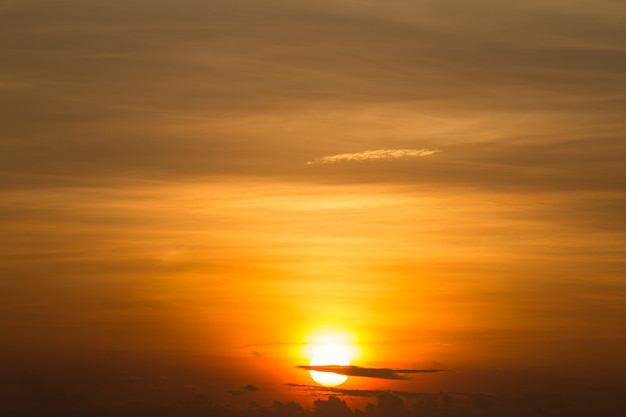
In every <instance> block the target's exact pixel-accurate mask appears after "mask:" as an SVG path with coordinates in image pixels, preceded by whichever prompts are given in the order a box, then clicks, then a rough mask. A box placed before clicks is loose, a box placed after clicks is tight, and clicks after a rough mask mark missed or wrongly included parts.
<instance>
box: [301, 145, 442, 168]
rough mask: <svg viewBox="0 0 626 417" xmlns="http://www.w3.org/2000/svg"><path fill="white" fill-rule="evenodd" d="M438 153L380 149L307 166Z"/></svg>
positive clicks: (427, 150)
mask: <svg viewBox="0 0 626 417" xmlns="http://www.w3.org/2000/svg"><path fill="white" fill-rule="evenodd" d="M437 152H441V151H439V150H436V149H378V150H375V151H363V152H356V153H340V154H337V155H329V156H323V157H321V158H317V159H314V160H312V161H309V162H307V164H309V165H312V164H334V163H335V162H343V161H368V160H371V159H399V158H408V157H417V156H430V155H433V154H435V153H437Z"/></svg>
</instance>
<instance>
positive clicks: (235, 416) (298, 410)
mask: <svg viewBox="0 0 626 417" xmlns="http://www.w3.org/2000/svg"><path fill="white" fill-rule="evenodd" d="M287 386H288V387H290V388H293V389H298V390H309V393H310V394H311V395H316V394H320V395H319V396H318V397H317V398H316V399H315V400H314V401H313V404H312V407H305V406H303V405H301V404H299V403H297V402H294V401H289V402H281V401H273V403H272V404H271V405H269V406H262V405H259V404H258V402H257V401H250V402H249V404H248V406H243V407H242V406H241V405H240V406H223V405H214V404H212V403H211V402H210V401H209V400H208V399H207V398H206V397H205V396H204V395H203V394H197V395H196V397H195V398H193V399H192V400H190V401H184V402H180V403H178V404H176V405H169V406H167V405H158V404H154V403H148V402H129V403H127V404H126V405H121V406H103V405H99V406H96V405H91V406H87V405H85V404H69V403H65V404H63V405H61V404H59V403H56V404H55V403H50V402H48V403H46V404H44V403H39V404H37V403H32V404H21V405H19V406H18V405H14V406H9V405H7V404H0V412H1V415H3V416H5V415H6V416H11V417H39V416H50V417H56V416H63V417H79V416H90V417H114V416H115V417H409V416H415V417H465V416H467V417H470V416H471V417H480V416H483V417H504V416H507V417H508V416H516V417H536V416H545V417H561V416H569V417H583V416H584V417H587V416H592V415H593V416H595V415H598V416H602V417H618V416H620V417H623V416H624V415H626V403H625V402H624V401H623V397H622V396H620V395H616V394H618V393H615V392H614V393H612V394H611V395H609V394H610V393H603V394H597V393H596V394H592V393H589V394H583V395H580V394H579V395H569V396H568V395H561V394H546V393H525V394H520V395H518V396H515V397H496V396H492V395H485V394H476V393H474V394H471V393H455V392H439V393H419V392H395V391H377V390H341V389H336V388H335V389H328V388H323V387H320V389H319V390H316V389H315V388H316V387H314V386H308V385H298V384H287ZM323 391H330V392H333V393H332V394H330V395H321V392H323ZM354 397H369V398H371V399H372V401H371V402H368V403H367V404H366V405H365V406H364V407H362V408H355V407H353V408H351V407H350V406H349V404H348V401H349V400H350V398H354Z"/></svg>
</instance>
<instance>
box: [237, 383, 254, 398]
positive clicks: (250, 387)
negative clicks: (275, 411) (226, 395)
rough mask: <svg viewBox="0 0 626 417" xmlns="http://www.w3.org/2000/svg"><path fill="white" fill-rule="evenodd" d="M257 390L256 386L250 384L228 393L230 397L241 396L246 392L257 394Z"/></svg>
mask: <svg viewBox="0 0 626 417" xmlns="http://www.w3.org/2000/svg"><path fill="white" fill-rule="evenodd" d="M258 390H259V388H258V387H257V386H256V385H252V384H248V385H246V386H244V387H241V388H239V389H238V390H236V391H230V394H231V395H235V396H237V395H241V394H245V393H246V391H247V392H257V391H258Z"/></svg>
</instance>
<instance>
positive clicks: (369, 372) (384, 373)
mask: <svg viewBox="0 0 626 417" xmlns="http://www.w3.org/2000/svg"><path fill="white" fill-rule="evenodd" d="M298 368H300V369H305V370H308V371H317V372H332V373H334V374H339V375H347V376H361V377H365V378H379V379H401V380H406V379H410V378H409V377H408V376H406V375H403V374H422V373H424V374H432V373H436V372H445V371H446V370H445V369H390V368H363V367H360V366H338V365H317V366H313V365H311V366H306V365H300V366H298Z"/></svg>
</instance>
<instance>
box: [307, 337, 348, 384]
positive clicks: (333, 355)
mask: <svg viewBox="0 0 626 417" xmlns="http://www.w3.org/2000/svg"><path fill="white" fill-rule="evenodd" d="M316 350H317V353H316V354H315V356H313V359H311V366H323V365H340V366H349V365H350V361H349V360H348V357H347V356H346V354H345V350H346V349H345V348H344V347H343V346H340V345H322V346H319V347H318V349H316ZM310 373H311V378H313V380H314V381H315V382H317V383H318V384H320V385H324V386H326V387H335V386H337V385H341V384H343V383H344V382H346V380H347V379H348V376H347V375H339V374H335V373H332V372H319V371H310Z"/></svg>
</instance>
